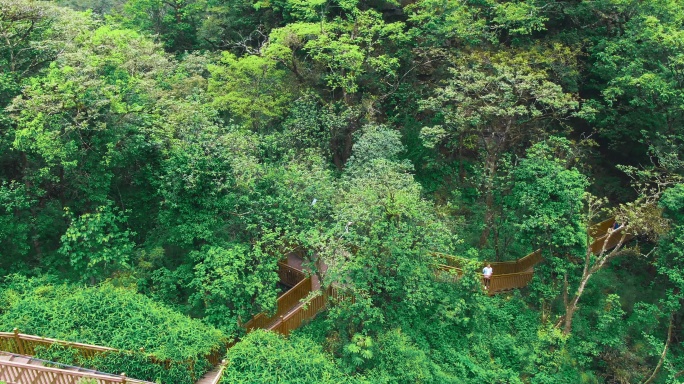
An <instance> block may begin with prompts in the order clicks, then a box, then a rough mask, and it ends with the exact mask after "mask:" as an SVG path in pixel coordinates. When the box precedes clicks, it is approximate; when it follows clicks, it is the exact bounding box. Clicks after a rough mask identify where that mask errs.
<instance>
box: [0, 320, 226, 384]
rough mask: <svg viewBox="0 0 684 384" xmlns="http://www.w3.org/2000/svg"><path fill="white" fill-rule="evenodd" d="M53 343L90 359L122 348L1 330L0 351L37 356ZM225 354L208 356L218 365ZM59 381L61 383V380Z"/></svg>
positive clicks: (153, 358) (159, 361)
mask: <svg viewBox="0 0 684 384" xmlns="http://www.w3.org/2000/svg"><path fill="white" fill-rule="evenodd" d="M52 345H61V346H64V347H69V348H73V349H76V350H77V351H78V352H79V354H80V355H81V356H83V357H84V358H86V359H90V358H92V357H93V356H95V355H97V354H101V353H107V352H120V350H118V349H115V348H110V347H103V346H100V345H92V344H83V343H75V342H69V341H64V340H57V339H50V338H47V337H40V336H34V335H27V334H23V333H19V330H18V329H17V328H14V331H13V332H0V351H4V352H9V353H16V354H19V355H25V356H35V355H36V348H37V347H44V348H49V347H50V346H52ZM229 345H232V344H229ZM224 355H225V349H223V348H221V349H218V350H215V351H213V352H212V353H210V354H209V355H207V356H206V358H207V360H209V362H210V363H211V364H212V365H217V364H218V363H219V362H220V361H221V359H222V358H223V356H224ZM148 358H149V359H150V361H151V362H153V363H156V364H161V365H163V366H164V367H166V368H167V369H168V368H169V367H170V365H171V360H165V359H159V358H157V357H156V356H154V355H148ZM127 380H128V382H133V380H132V379H127ZM58 382H59V383H61V381H58ZM135 382H141V381H135Z"/></svg>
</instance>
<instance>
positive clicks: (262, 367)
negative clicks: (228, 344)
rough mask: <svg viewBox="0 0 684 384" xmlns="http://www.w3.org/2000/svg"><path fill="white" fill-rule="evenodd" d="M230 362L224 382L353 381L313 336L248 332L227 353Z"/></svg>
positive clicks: (325, 383)
mask: <svg viewBox="0 0 684 384" xmlns="http://www.w3.org/2000/svg"><path fill="white" fill-rule="evenodd" d="M227 360H228V361H230V364H229V365H228V366H227V367H226V370H225V372H224V373H223V379H222V383H223V384H228V383H230V384H235V383H297V384H306V383H312V384H313V383H316V384H333V383H351V382H355V381H353V379H351V378H349V377H347V376H345V375H344V374H342V373H341V372H340V370H339V368H338V367H336V366H335V364H334V362H333V360H332V358H331V357H330V356H328V355H327V354H325V353H324V352H323V350H322V349H321V347H320V346H319V345H317V344H315V343H314V342H313V341H311V340H309V339H305V338H302V337H292V338H290V339H289V340H288V339H285V338H283V337H282V336H280V335H277V334H275V333H272V332H266V331H262V330H258V331H254V332H252V333H250V334H249V335H247V336H246V337H245V338H244V339H242V341H241V342H239V343H237V344H236V345H235V346H234V347H232V348H231V349H230V350H229V351H228V354H227Z"/></svg>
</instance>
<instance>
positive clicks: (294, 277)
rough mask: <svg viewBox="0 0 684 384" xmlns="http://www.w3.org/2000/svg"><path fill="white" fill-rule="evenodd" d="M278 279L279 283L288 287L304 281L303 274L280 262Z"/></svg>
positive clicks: (304, 276)
mask: <svg viewBox="0 0 684 384" xmlns="http://www.w3.org/2000/svg"><path fill="white" fill-rule="evenodd" d="M278 277H279V278H280V282H281V283H283V284H285V285H287V286H290V287H294V286H295V285H297V283H299V282H300V281H302V280H304V279H306V275H305V274H304V272H302V271H300V270H298V269H296V268H294V267H291V266H289V265H287V264H286V263H283V262H282V261H279V262H278Z"/></svg>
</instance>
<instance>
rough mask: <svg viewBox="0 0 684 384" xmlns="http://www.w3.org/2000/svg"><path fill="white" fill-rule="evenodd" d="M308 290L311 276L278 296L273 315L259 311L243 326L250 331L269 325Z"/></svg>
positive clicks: (306, 293)
mask: <svg viewBox="0 0 684 384" xmlns="http://www.w3.org/2000/svg"><path fill="white" fill-rule="evenodd" d="M309 292H311V278H310V277H307V278H306V279H304V280H302V281H300V282H299V283H297V285H295V286H294V287H292V288H291V289H290V290H289V291H287V292H285V294H284V295H282V296H280V297H279V298H278V300H277V302H276V305H277V309H276V313H275V314H274V315H273V316H268V315H267V314H266V312H261V313H259V314H258V315H256V316H254V317H253V318H252V319H251V320H249V321H248V322H247V323H245V325H244V328H245V329H246V330H247V332H251V331H252V330H254V329H265V328H268V326H269V325H271V324H272V323H273V322H275V321H276V320H277V319H278V318H279V317H281V316H283V315H285V314H286V313H287V312H289V311H290V310H291V309H292V307H294V306H295V305H296V304H298V303H299V301H300V300H302V299H303V298H305V297H306V296H307V295H308V294H309Z"/></svg>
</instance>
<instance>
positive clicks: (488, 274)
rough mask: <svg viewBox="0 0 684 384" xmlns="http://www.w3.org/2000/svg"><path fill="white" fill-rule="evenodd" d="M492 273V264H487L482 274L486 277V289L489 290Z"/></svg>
mask: <svg viewBox="0 0 684 384" xmlns="http://www.w3.org/2000/svg"><path fill="white" fill-rule="evenodd" d="M492 273H493V270H492V265H491V264H487V266H486V267H484V268H483V269H482V274H483V275H484V284H485V289H489V283H490V282H491V278H492Z"/></svg>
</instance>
